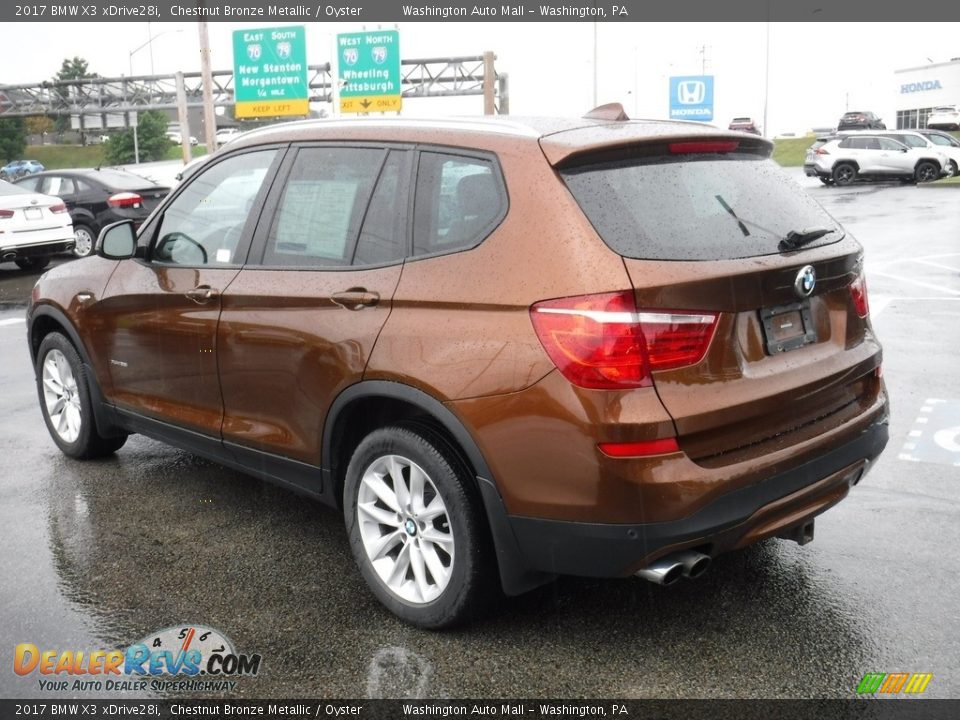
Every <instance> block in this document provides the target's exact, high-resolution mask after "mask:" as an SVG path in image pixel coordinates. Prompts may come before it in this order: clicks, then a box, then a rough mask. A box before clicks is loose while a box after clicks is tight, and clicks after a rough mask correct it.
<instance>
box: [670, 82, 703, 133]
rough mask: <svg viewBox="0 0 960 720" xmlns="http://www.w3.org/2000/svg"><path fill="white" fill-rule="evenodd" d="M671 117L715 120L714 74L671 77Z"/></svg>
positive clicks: (672, 118)
mask: <svg viewBox="0 0 960 720" xmlns="http://www.w3.org/2000/svg"><path fill="white" fill-rule="evenodd" d="M670 119H671V120H696V121H698V122H710V121H711V120H713V75H683V76H679V77H672V78H670Z"/></svg>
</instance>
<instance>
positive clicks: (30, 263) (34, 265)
mask: <svg viewBox="0 0 960 720" xmlns="http://www.w3.org/2000/svg"><path fill="white" fill-rule="evenodd" d="M14 262H15V263H16V264H17V267H18V268H20V269H21V270H43V269H44V268H45V267H46V266H47V265H49V264H50V258H48V257H25V258H17V259H16V260H14Z"/></svg>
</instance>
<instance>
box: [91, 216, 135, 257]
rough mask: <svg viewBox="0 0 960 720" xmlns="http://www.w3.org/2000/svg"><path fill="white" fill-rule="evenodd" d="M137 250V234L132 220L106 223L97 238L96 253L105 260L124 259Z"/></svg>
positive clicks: (131, 255)
mask: <svg viewBox="0 0 960 720" xmlns="http://www.w3.org/2000/svg"><path fill="white" fill-rule="evenodd" d="M136 251H137V236H136V233H134V231H133V221H132V220H121V221H120V222H116V223H113V224H112V225H107V226H106V227H105V228H104V229H103V230H101V231H100V237H99V238H97V255H99V256H100V257H102V258H106V259H107V260H126V259H127V258H132V257H133V255H134V253H135V252H136Z"/></svg>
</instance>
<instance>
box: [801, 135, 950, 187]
mask: <svg viewBox="0 0 960 720" xmlns="http://www.w3.org/2000/svg"><path fill="white" fill-rule="evenodd" d="M884 134H885V133H884ZM949 166H950V160H949V159H948V158H947V157H946V156H945V155H944V154H943V153H942V152H940V151H939V148H938V149H936V150H932V149H930V148H911V147H908V146H907V145H905V144H903V143H902V142H899V141H897V140H893V139H891V138H889V137H883V136H882V134H877V133H876V132H875V131H874V132H872V133H869V134H867V133H851V134H848V135H838V136H835V137H833V138H829V139H828V138H818V142H817V143H815V144H814V146H812V147H811V148H810V149H809V150H808V151H807V159H806V162H805V163H804V166H803V168H804V172H805V173H806V174H807V175H808V176H817V177H819V178H820V180H821V181H822V182H824V183H825V184H827V185H830V184H834V183H836V184H837V185H849V184H850V183H852V182H854V181H856V180H857V179H858V178H861V177H869V178H874V179H880V178H896V179H899V180H901V181H905V182H908V181H915V182H931V181H933V180H936V179H938V178H939V177H940V176H942V175H944V174H946V173H947V172H948V168H949Z"/></svg>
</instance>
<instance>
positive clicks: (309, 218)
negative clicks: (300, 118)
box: [263, 148, 385, 267]
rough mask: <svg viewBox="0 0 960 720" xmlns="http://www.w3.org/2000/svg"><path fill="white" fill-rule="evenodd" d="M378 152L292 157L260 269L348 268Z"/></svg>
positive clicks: (315, 151)
mask: <svg viewBox="0 0 960 720" xmlns="http://www.w3.org/2000/svg"><path fill="white" fill-rule="evenodd" d="M384 159H385V153H384V151H383V150H374V149H361V148H304V149H302V150H300V151H299V152H298V153H297V158H296V160H295V161H294V164H293V168H292V169H291V170H290V175H289V177H288V179H287V183H286V185H285V187H284V189H283V195H282V196H281V198H280V204H279V205H278V206H277V210H276V214H275V216H274V220H273V226H272V227H271V229H270V235H269V237H268V238H267V248H266V253H265V255H264V258H263V263H264V264H265V265H300V266H305V267H316V266H330V265H334V266H335V265H349V264H350V262H351V260H352V258H353V251H354V246H355V243H356V239H357V235H358V234H359V230H360V224H361V222H362V221H363V216H364V212H365V211H366V208H367V203H368V202H369V200H370V194H371V193H372V192H373V186H374V184H375V183H376V182H377V178H378V177H379V175H380V170H381V168H382V167H383V162H384Z"/></svg>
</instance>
